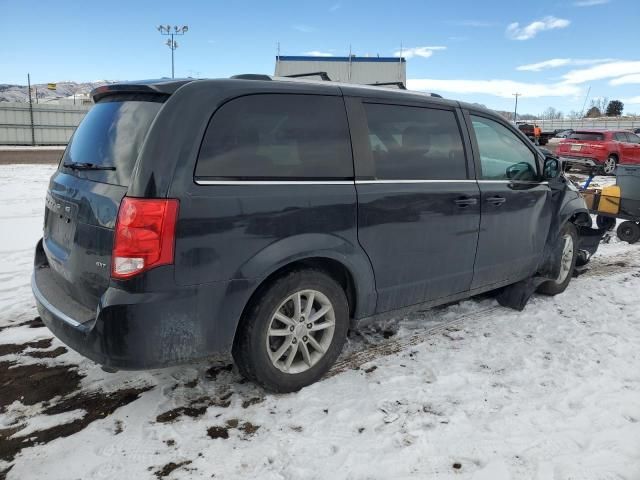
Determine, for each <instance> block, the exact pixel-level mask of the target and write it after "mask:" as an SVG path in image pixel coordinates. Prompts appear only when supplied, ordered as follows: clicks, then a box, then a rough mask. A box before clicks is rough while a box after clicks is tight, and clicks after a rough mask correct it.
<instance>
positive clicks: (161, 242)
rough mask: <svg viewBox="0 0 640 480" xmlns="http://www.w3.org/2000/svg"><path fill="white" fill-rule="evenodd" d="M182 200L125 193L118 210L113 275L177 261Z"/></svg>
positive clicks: (136, 271)
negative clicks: (176, 234) (176, 242)
mask: <svg viewBox="0 0 640 480" xmlns="http://www.w3.org/2000/svg"><path fill="white" fill-rule="evenodd" d="M177 218H178V200H175V199H156V198H132V197H124V198H123V199H122V202H121V203H120V209H119V210H118V219H117V221H116V231H115V235H114V242H113V252H112V257H111V265H112V266H111V276H112V277H113V278H117V279H124V278H130V277H133V276H134V275H137V274H138V273H140V272H144V271H145V270H149V269H151V268H153V267H157V266H159V265H169V264H172V263H173V249H174V244H175V232H176V220H177Z"/></svg>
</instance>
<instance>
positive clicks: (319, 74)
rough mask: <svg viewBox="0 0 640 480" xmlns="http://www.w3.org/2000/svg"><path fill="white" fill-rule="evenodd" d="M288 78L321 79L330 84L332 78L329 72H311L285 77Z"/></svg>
mask: <svg viewBox="0 0 640 480" xmlns="http://www.w3.org/2000/svg"><path fill="white" fill-rule="evenodd" d="M285 77H288V78H301V77H320V78H321V79H322V80H324V81H325V82H330V81H331V78H329V75H328V74H327V72H309V73H293V74H291V75H285Z"/></svg>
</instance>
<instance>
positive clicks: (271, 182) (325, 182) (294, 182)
mask: <svg viewBox="0 0 640 480" xmlns="http://www.w3.org/2000/svg"><path fill="white" fill-rule="evenodd" d="M195 182H196V183H197V184H198V185H353V184H354V180H198V179H196V180H195Z"/></svg>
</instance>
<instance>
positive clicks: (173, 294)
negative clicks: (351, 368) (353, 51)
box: [32, 76, 597, 392]
mask: <svg viewBox="0 0 640 480" xmlns="http://www.w3.org/2000/svg"><path fill="white" fill-rule="evenodd" d="M92 95H93V99H94V100H95V106H94V107H93V108H92V109H91V110H90V111H89V113H88V114H87V115H86V117H85V118H84V120H83V121H82V123H81V124H80V126H79V127H78V128H77V130H76V132H75V133H74V135H73V138H72V140H71V141H70V143H69V145H68V147H67V149H66V151H65V153H64V156H63V158H62V161H61V163H60V165H59V167H58V170H57V171H56V172H55V173H54V174H53V176H52V177H51V182H50V185H49V189H48V192H47V201H46V208H45V221H44V236H43V238H42V239H41V240H40V242H39V243H38V245H37V247H36V251H35V267H34V274H33V280H32V287H33V292H34V295H35V298H36V302H37V306H38V311H39V312H40V315H41V317H42V319H43V321H44V322H45V324H46V325H47V326H48V327H49V328H50V329H51V331H52V332H53V333H54V334H55V335H56V336H57V337H58V338H60V339H61V340H62V341H63V342H64V343H66V344H67V345H69V346H70V347H71V348H73V349H75V350H77V351H78V352H80V353H81V354H83V355H85V356H87V357H89V358H90V359H93V360H94V361H95V362H97V363H99V364H101V365H102V366H103V368H105V369H107V370H115V369H148V368H156V367H163V366H167V365H174V364H181V363H186V362H191V361H194V360H196V359H219V358H229V357H230V356H233V359H235V362H236V364H237V366H238V367H239V370H240V372H241V373H242V374H243V375H244V376H246V377H247V378H249V379H251V380H253V381H255V382H257V383H258V384H260V385H262V386H264V387H265V388H267V389H270V390H273V391H278V392H287V391H294V390H297V389H299V388H301V387H303V386H305V385H309V384H310V383H312V382H314V381H316V380H318V379H319V378H320V377H321V376H322V375H323V374H324V373H325V372H326V371H327V370H328V369H329V368H330V367H331V365H332V364H333V362H334V361H335V360H336V358H337V357H338V355H339V353H340V351H341V349H342V346H343V343H344V342H345V338H346V335H347V331H348V330H349V329H350V328H358V327H359V326H361V325H363V324H365V323H367V322H371V321H373V320H377V319H381V318H389V317H394V316H398V315H403V314H406V313H407V312H410V311H413V310H417V309H423V308H426V307H430V306H434V305H439V304H445V303H448V302H452V301H457V300H460V299H463V298H467V297H470V296H472V295H477V294H479V293H482V292H486V291H490V290H496V289H500V288H503V287H504V288H506V290H504V292H509V291H510V290H509V289H517V288H520V287H522V288H524V289H525V290H523V291H527V292H529V290H526V289H530V288H533V289H535V288H536V287H537V288H538V290H539V291H540V292H541V293H544V294H548V295H555V294H557V293H560V292H562V291H564V290H565V289H566V288H567V285H568V283H569V282H570V280H571V277H572V271H573V268H574V265H575V262H576V257H577V256H578V253H579V251H580V252H584V251H585V250H588V251H589V252H590V253H593V251H595V246H594V243H593V242H591V243H590V244H589V245H587V244H586V242H585V241H584V239H585V238H586V237H584V236H582V234H583V232H585V231H586V230H587V229H588V228H589V226H590V224H591V218H590V216H589V214H588V211H587V208H586V205H585V203H584V200H583V199H582V197H581V196H580V195H579V193H578V191H577V189H576V188H575V187H573V186H572V184H571V183H570V182H567V181H566V180H565V179H564V177H563V176H562V174H561V172H560V165H559V161H558V160H557V159H555V158H552V157H549V158H547V159H545V157H544V155H543V154H542V153H541V152H539V151H538V150H537V149H536V148H535V147H534V146H533V145H531V143H530V142H529V141H528V140H527V139H526V137H525V136H524V135H522V134H521V133H520V132H519V131H518V130H517V129H516V128H514V127H513V126H512V125H510V124H509V123H508V122H507V121H505V120H503V119H502V118H501V117H500V116H499V115H497V114H495V113H492V112H491V111H489V110H486V109H484V108H481V107H478V106H475V105H470V104H465V103H459V102H456V101H451V100H443V99H441V98H435V97H433V96H429V95H425V94H418V93H411V92H406V91H401V90H390V89H386V88H375V87H361V86H354V85H342V84H334V83H330V82H313V81H308V80H307V81H300V80H292V79H290V80H282V79H276V78H271V77H267V76H241V77H238V78H231V79H218V80H176V81H173V80H171V81H169V80H163V81H150V82H141V83H129V84H126V83H120V84H111V85H106V86H103V87H99V88H97V89H96V90H94V91H93V93H92ZM551 192H555V193H554V194H553V195H552V194H551ZM595 245H597V242H595ZM532 278H533V281H530V280H529V279H532ZM531 291H532V290H531ZM504 292H503V293H504Z"/></svg>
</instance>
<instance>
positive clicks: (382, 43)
mask: <svg viewBox="0 0 640 480" xmlns="http://www.w3.org/2000/svg"><path fill="white" fill-rule="evenodd" d="M161 23H162V24H166V23H171V24H174V23H175V24H178V25H182V24H187V25H188V26H189V31H188V33H187V34H186V35H185V36H184V37H183V38H179V39H178V42H179V48H178V50H176V76H194V77H226V76H229V75H232V74H235V73H246V72H252V73H253V72H255V73H269V74H272V73H273V70H274V59H275V54H276V44H277V43H278V42H280V45H281V54H283V55H300V54H307V53H308V52H318V53H324V54H332V55H346V54H347V53H348V52H349V45H351V48H352V51H353V53H355V54H356V55H366V54H370V55H375V54H380V56H391V55H393V54H394V53H395V52H397V51H398V50H399V47H400V44H401V43H402V45H403V46H404V49H405V50H404V51H405V53H406V54H408V56H409V58H408V63H407V76H408V78H409V87H410V88H414V89H422V90H429V91H436V92H439V93H441V94H442V95H444V96H445V97H449V98H457V99H461V100H466V101H472V102H479V103H483V104H485V105H487V106H489V107H491V108H496V109H504V110H511V109H512V108H513V97H512V95H511V94H512V93H514V92H516V91H517V92H519V93H522V94H523V96H522V97H521V98H520V100H519V105H520V106H519V109H518V110H519V111H520V112H522V113H524V112H530V113H540V112H542V111H543V110H544V109H545V108H547V107H549V106H554V107H555V108H557V109H560V110H562V111H564V112H568V111H570V110H581V109H582V104H583V102H584V97H585V94H586V93H587V89H588V88H589V87H591V93H590V97H591V98H592V97H609V98H610V99H612V98H618V99H622V100H623V101H624V102H625V106H626V108H625V111H626V112H640V43H639V41H638V40H639V38H640V37H639V36H638V29H639V25H640V2H638V0H557V1H545V0H536V1H517V2H516V1H513V0H512V1H483V2H481V1H477V0H476V1H448V2H443V1H407V0H405V1H403V2H391V1H389V0H385V1H380V2H378V1H374V0H369V1H359V0H358V1H347V0H328V1H326V2H324V1H318V0H316V1H314V2H304V1H301V0H299V1H275V0H274V1H269V2H267V1H249V0H241V1H229V0H227V1H224V2H223V1H190V0H182V1H173V2H168V1H165V0H155V1H134V0H129V1H127V2H124V1H120V0H111V1H109V2H80V1H78V2H72V1H68V0H57V1H56V2H53V3H52V2H39V1H35V0H34V1H29V2H27V1H23V0H22V1H14V0H0V32H1V33H0V35H1V36H2V38H1V40H2V41H1V42H0V45H1V46H0V83H20V84H24V83H26V74H27V72H31V76H32V81H33V82H36V83H44V82H53V81H60V80H75V81H88V80H98V79H109V80H133V79H140V78H157V77H161V76H168V75H170V73H171V71H170V67H171V65H170V51H169V49H168V47H167V46H165V45H163V42H164V41H165V40H166V39H165V38H162V37H161V36H160V34H159V33H158V32H157V31H156V29H155V27H156V26H157V25H158V24H161ZM434 47H435V48H434Z"/></svg>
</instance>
